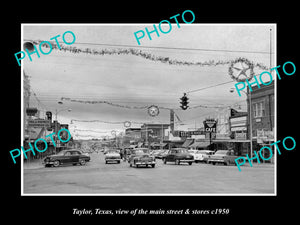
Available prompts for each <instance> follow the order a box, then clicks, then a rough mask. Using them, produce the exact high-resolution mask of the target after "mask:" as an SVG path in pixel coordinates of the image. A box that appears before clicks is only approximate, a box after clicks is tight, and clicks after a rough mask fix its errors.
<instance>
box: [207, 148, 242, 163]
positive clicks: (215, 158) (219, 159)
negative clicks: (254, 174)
mask: <svg viewBox="0 0 300 225" xmlns="http://www.w3.org/2000/svg"><path fill="white" fill-rule="evenodd" d="M236 158H238V156H236V155H234V152H233V150H218V151H216V153H215V154H214V155H212V156H211V157H210V158H209V159H208V163H211V164H213V165H215V164H216V163H222V164H224V165H230V164H235V159H236Z"/></svg>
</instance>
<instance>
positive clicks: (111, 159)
mask: <svg viewBox="0 0 300 225" xmlns="http://www.w3.org/2000/svg"><path fill="white" fill-rule="evenodd" d="M105 161H107V162H109V161H121V159H109V158H108V159H105Z"/></svg>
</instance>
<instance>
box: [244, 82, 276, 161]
mask: <svg viewBox="0 0 300 225" xmlns="http://www.w3.org/2000/svg"><path fill="white" fill-rule="evenodd" d="M274 93H275V87H274V81H273V82H272V83H271V84H269V85H267V86H264V85H261V86H260V88H258V86H254V87H252V92H251V93H250V98H251V109H252V111H251V114H252V116H251V117H252V118H250V119H251V122H252V141H253V150H254V151H259V150H260V148H261V147H263V146H264V145H270V143H273V142H274V129H275V96H274ZM249 102H250V101H248V105H249ZM249 122H250V121H249ZM271 148H272V149H273V153H274V146H271ZM263 154H264V155H265V156H264V157H265V158H268V155H269V154H270V153H269V151H265V152H264V153H263ZM273 160H274V157H272V158H271V159H270V162H273Z"/></svg>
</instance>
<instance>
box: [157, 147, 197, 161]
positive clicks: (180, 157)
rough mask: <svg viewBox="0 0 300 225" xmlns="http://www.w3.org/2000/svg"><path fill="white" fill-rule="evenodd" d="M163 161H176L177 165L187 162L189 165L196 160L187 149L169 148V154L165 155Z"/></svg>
mask: <svg viewBox="0 0 300 225" xmlns="http://www.w3.org/2000/svg"><path fill="white" fill-rule="evenodd" d="M163 162H164V164H166V163H167V162H175V164H177V165H179V164H180V163H182V162H185V163H188V164H189V165H192V163H193V162H194V157H193V156H192V155H191V154H190V153H189V152H188V150H187V149H184V148H173V149H171V150H169V152H168V154H166V155H165V156H164V157H163Z"/></svg>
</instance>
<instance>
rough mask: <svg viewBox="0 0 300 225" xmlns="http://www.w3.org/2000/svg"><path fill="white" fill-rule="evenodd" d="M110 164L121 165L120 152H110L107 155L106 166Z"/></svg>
mask: <svg viewBox="0 0 300 225" xmlns="http://www.w3.org/2000/svg"><path fill="white" fill-rule="evenodd" d="M109 162H116V163H120V162H121V155H120V151H118V150H115V149H113V150H108V151H107V152H106V153H105V164H107V163H109Z"/></svg>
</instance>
